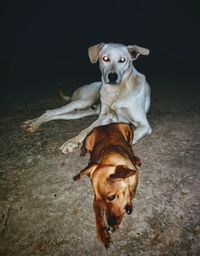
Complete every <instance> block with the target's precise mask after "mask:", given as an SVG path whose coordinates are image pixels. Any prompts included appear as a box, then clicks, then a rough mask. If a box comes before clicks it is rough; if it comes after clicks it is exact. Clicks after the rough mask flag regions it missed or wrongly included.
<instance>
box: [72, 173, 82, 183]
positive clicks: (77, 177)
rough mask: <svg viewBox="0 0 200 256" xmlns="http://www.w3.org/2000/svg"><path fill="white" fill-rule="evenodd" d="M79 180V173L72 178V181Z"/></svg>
mask: <svg viewBox="0 0 200 256" xmlns="http://www.w3.org/2000/svg"><path fill="white" fill-rule="evenodd" d="M80 178H81V176H80V173H79V174H77V175H75V176H74V177H73V180H74V181H78V180H80Z"/></svg>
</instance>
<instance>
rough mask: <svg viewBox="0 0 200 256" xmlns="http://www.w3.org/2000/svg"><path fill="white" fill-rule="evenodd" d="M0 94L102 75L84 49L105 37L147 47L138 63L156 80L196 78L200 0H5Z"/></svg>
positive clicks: (24, 92)
mask: <svg viewBox="0 0 200 256" xmlns="http://www.w3.org/2000/svg"><path fill="white" fill-rule="evenodd" d="M0 12H1V17H0V19H1V32H0V33H1V37H0V38H1V42H0V75H1V95H3V99H4V100H6V99H7V97H8V95H9V98H10V96H11V95H12V98H15V96H16V97H17V96H19V95H23V97H25V96H26V95H29V96H30V95H31V94H34V93H37V91H39V90H41V89H42V90H44V91H45V90H47V88H48V86H50V84H51V86H52V84H53V86H55V88H56V87H57V86H59V84H62V83H64V84H65V87H68V86H72V87H78V86H80V85H82V84H84V83H88V82H92V81H94V80H98V79H100V73H99V71H98V66H97V65H92V64H90V62H89V59H88V56H87V48H88V46H91V45H93V44H96V43H100V42H118V43H123V44H127V45H128V44H138V45H140V46H143V47H146V48H149V49H150V55H149V56H148V57H140V58H139V60H137V63H136V62H135V66H136V68H137V69H138V70H139V71H141V72H143V73H145V74H146V76H147V77H148V78H149V79H150V80H151V79H155V78H159V79H160V78H161V79H164V80H169V79H171V78H173V77H176V78H178V79H179V78H180V79H184V78H185V77H187V78H189V79H198V73H199V61H200V60H199V46H200V41H199V39H198V33H199V23H200V14H199V13H200V8H199V4H198V1H159V0H155V1H153V0H152V1H151V0H132V1H126V0H115V1H105V0H101V1H95V0H93V1H75V0H74V1H67V0H65V1H52V0H49V1H40V2H39V1H13V0H11V1H5V3H4V4H1V8H0Z"/></svg>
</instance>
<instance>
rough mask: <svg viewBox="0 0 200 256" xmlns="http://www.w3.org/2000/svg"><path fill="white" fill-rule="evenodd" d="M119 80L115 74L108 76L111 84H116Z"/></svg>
mask: <svg viewBox="0 0 200 256" xmlns="http://www.w3.org/2000/svg"><path fill="white" fill-rule="evenodd" d="M117 78H118V75H117V73H115V72H113V73H109V74H108V79H109V82H110V83H111V84H115V83H116V82H117Z"/></svg>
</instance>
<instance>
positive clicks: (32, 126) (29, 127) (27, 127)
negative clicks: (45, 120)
mask: <svg viewBox="0 0 200 256" xmlns="http://www.w3.org/2000/svg"><path fill="white" fill-rule="evenodd" d="M34 120H35V119H32V120H27V121H25V122H24V123H23V124H22V125H21V127H20V128H21V129H22V130H24V131H25V132H27V133H33V132H35V131H36V130H37V129H38V127H39V125H37V124H36V123H35V122H34Z"/></svg>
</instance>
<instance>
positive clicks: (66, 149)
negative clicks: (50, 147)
mask: <svg viewBox="0 0 200 256" xmlns="http://www.w3.org/2000/svg"><path fill="white" fill-rule="evenodd" d="M77 147H78V143H76V142H74V141H73V139H71V140H68V141H67V142H65V143H64V144H63V145H62V146H61V147H60V150H61V151H62V153H63V154H68V153H70V152H72V151H73V150H74V149H75V148H77Z"/></svg>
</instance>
